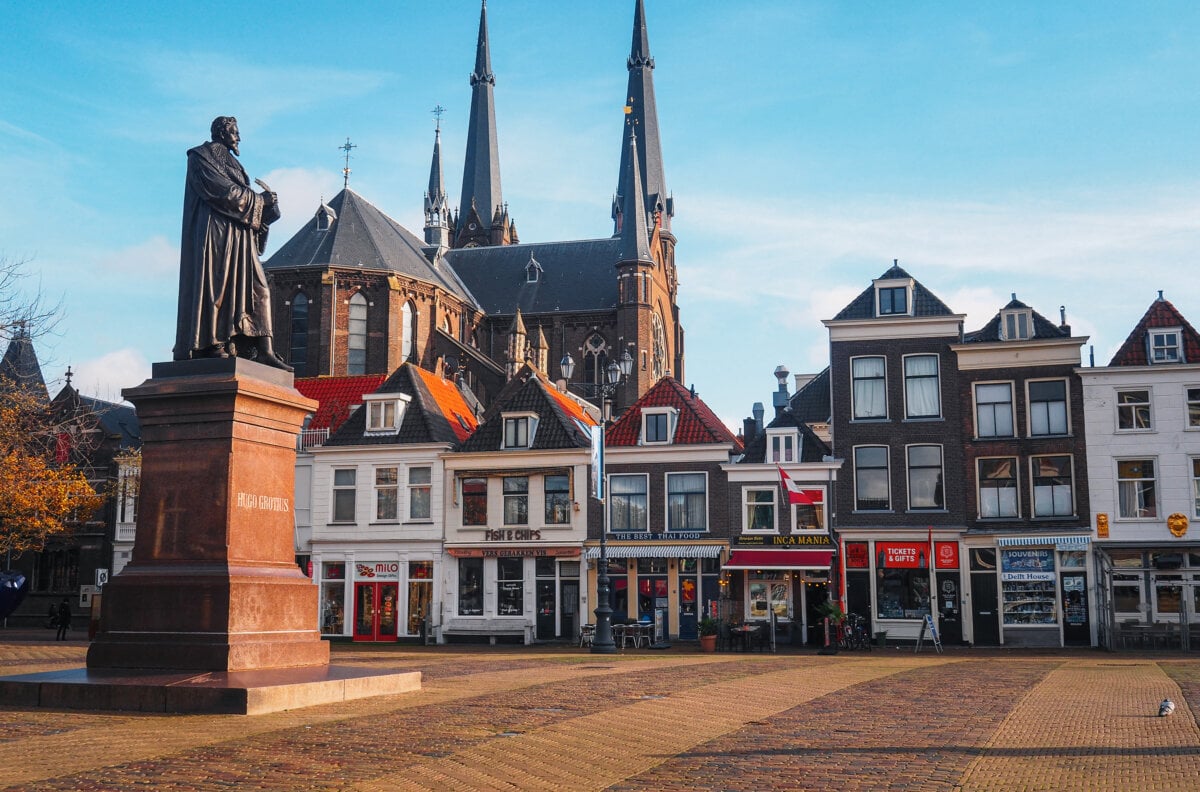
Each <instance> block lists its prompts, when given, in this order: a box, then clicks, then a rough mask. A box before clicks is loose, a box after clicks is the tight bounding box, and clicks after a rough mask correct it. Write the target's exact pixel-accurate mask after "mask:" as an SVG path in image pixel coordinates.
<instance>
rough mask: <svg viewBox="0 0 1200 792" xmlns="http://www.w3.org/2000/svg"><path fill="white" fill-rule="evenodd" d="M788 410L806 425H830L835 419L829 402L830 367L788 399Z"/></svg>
mask: <svg viewBox="0 0 1200 792" xmlns="http://www.w3.org/2000/svg"><path fill="white" fill-rule="evenodd" d="M788 409H789V410H791V412H792V415H794V416H796V418H797V419H798V420H801V421H804V422H805V423H828V422H829V419H830V418H832V417H833V408H832V406H831V405H830V401H829V366H826V367H825V369H824V370H823V371H821V373H819V374H817V376H815V377H813V378H812V379H811V380H809V381H808V382H806V383H805V384H804V387H802V388H800V389H799V390H797V391H796V392H795V393H793V394H792V396H791V398H790V399H788Z"/></svg>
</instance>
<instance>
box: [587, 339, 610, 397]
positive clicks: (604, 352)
mask: <svg viewBox="0 0 1200 792" xmlns="http://www.w3.org/2000/svg"><path fill="white" fill-rule="evenodd" d="M607 367H608V344H607V343H606V342H605V340H604V337H603V336H602V335H600V334H599V333H593V334H592V335H591V336H589V337H588V339H587V341H585V342H584V344H583V381H584V382H587V383H590V384H593V385H599V384H602V383H604V382H605V381H606V380H605V379H604V369H605V368H607Z"/></svg>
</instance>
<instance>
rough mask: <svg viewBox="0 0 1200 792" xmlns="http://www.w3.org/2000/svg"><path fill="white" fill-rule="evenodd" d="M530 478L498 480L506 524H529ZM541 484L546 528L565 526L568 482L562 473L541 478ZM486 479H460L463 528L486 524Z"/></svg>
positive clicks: (569, 504)
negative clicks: (547, 526) (464, 526)
mask: <svg viewBox="0 0 1200 792" xmlns="http://www.w3.org/2000/svg"><path fill="white" fill-rule="evenodd" d="M530 478H531V477H530V476H505V477H503V478H501V479H500V481H501V485H500V488H501V495H502V498H503V506H502V509H503V515H504V524H505V525H528V524H529V507H530V497H529V495H530V492H529V481H530ZM533 478H535V479H537V478H541V481H542V504H541V505H542V508H543V515H542V516H543V518H544V520H545V524H546V525H567V524H569V523H570V522H571V509H572V499H571V479H570V476H568V475H566V474H565V473H564V474H553V475H546V476H540V477H533ZM488 481H489V480H488V479H487V478H465V479H463V480H462V508H463V525H475V526H486V525H487V524H488Z"/></svg>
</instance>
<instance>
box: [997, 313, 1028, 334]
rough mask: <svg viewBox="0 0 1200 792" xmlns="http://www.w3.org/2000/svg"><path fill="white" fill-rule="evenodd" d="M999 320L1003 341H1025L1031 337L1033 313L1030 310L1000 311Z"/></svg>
mask: <svg viewBox="0 0 1200 792" xmlns="http://www.w3.org/2000/svg"><path fill="white" fill-rule="evenodd" d="M1000 320H1001V321H1000V327H1001V328H1002V332H1003V334H1004V340H1005V341H1025V340H1027V339H1028V338H1030V337H1031V336H1032V335H1033V311H1032V310H1031V309H1028V308H1025V309H1019V310H1015V311H1001V313H1000Z"/></svg>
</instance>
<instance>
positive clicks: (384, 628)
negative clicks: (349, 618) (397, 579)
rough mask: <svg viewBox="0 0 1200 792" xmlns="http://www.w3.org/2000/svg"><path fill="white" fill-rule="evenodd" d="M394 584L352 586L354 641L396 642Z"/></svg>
mask: <svg viewBox="0 0 1200 792" xmlns="http://www.w3.org/2000/svg"><path fill="white" fill-rule="evenodd" d="M398 593H399V587H398V585H397V584H396V583H355V584H354V640H356V641H394V640H396V608H397V594H398Z"/></svg>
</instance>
